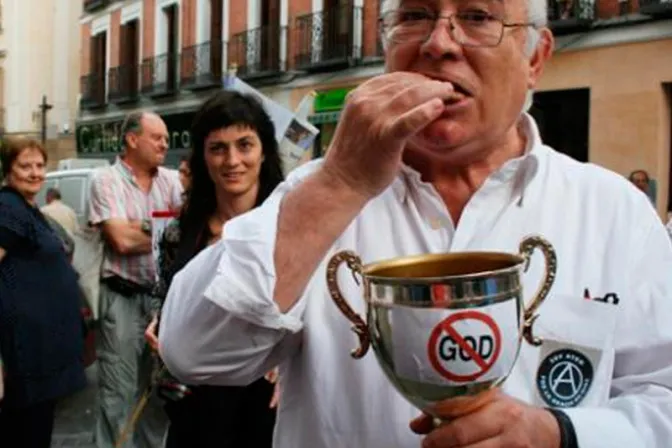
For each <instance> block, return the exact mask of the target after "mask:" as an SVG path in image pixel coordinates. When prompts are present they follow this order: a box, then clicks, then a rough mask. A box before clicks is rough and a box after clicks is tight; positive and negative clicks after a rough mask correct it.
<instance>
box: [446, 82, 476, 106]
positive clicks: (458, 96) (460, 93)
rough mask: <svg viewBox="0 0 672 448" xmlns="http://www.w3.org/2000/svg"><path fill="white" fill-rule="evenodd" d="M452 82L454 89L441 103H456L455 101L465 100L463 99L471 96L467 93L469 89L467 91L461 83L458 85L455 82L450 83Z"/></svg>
mask: <svg viewBox="0 0 672 448" xmlns="http://www.w3.org/2000/svg"><path fill="white" fill-rule="evenodd" d="M452 84H453V89H454V91H453V93H452V94H451V95H450V96H449V97H447V98H445V99H444V100H443V103H444V104H445V105H449V104H456V103H459V102H460V101H462V100H465V99H467V98H469V97H471V93H469V91H467V90H466V89H465V88H464V87H462V86H461V85H459V84H457V83H452Z"/></svg>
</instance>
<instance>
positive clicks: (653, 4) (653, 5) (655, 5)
mask: <svg viewBox="0 0 672 448" xmlns="http://www.w3.org/2000/svg"><path fill="white" fill-rule="evenodd" d="M639 11H640V12H641V13H642V14H646V15H649V16H655V17H672V0H639Z"/></svg>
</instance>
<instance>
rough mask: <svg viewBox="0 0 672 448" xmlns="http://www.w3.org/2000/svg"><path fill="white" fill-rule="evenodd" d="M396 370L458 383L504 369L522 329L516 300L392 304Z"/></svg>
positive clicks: (475, 380) (500, 374) (414, 377)
mask: <svg viewBox="0 0 672 448" xmlns="http://www.w3.org/2000/svg"><path fill="white" fill-rule="evenodd" d="M391 319H392V322H391V326H392V345H393V347H392V353H393V357H394V366H395V370H396V373H397V374H398V375H399V376H400V377H402V378H406V379H409V380H414V381H419V382H424V383H430V384H437V385H446V386H461V385H465V384H470V383H480V382H483V381H488V380H492V379H497V378H500V377H503V376H506V375H508V373H509V372H510V370H511V368H512V367H513V364H514V362H515V360H516V356H517V353H518V345H519V335H520V330H519V327H518V312H517V303H516V301H515V300H513V299H512V300H507V301H506V302H502V303H498V304H493V305H490V306H486V307H480V308H468V309H459V310H458V309H456V310H439V309H421V308H405V307H404V308H394V309H393V310H392V316H391Z"/></svg>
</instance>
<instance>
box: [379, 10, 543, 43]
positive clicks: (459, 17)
mask: <svg viewBox="0 0 672 448" xmlns="http://www.w3.org/2000/svg"><path fill="white" fill-rule="evenodd" d="M499 17H501V14H500V13H499V12H497V11H489V10H488V8H487V7H483V6H479V7H478V8H471V7H470V8H467V9H464V10H461V11H458V12H457V13H455V14H452V15H450V16H442V15H439V14H436V13H434V12H432V11H430V10H427V9H397V10H395V11H389V12H387V13H386V14H384V15H383V16H382V18H381V25H382V33H383V39H385V40H387V41H388V42H394V43H413V42H416V43H419V42H425V41H426V40H427V39H429V36H431V34H432V32H433V31H434V30H435V29H436V23H437V22H438V21H439V20H440V19H446V20H447V21H448V25H449V28H448V30H449V32H450V37H451V38H452V39H453V40H454V41H455V42H457V43H459V44H460V45H464V46H467V47H496V46H497V45H499V44H500V42H501V41H502V36H503V35H504V28H513V27H523V26H533V24H531V23H505V22H504V21H503V20H502V19H500V18H499Z"/></svg>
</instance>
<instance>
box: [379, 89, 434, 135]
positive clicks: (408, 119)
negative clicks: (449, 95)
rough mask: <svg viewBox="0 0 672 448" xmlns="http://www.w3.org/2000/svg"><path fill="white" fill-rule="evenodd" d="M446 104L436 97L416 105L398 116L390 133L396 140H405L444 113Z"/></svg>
mask: <svg viewBox="0 0 672 448" xmlns="http://www.w3.org/2000/svg"><path fill="white" fill-rule="evenodd" d="M444 108H445V106H444V105H443V100H442V99H441V98H434V99H432V100H430V101H428V102H426V103H424V104H421V105H419V106H416V107H415V108H413V109H411V110H410V111H408V112H406V113H405V114H403V115H402V116H400V117H399V118H397V119H396V120H395V121H394V122H393V123H392V125H391V126H390V134H391V137H392V139H394V140H405V139H407V138H409V137H411V136H413V135H415V134H417V133H418V132H420V130H422V129H423V128H425V127H426V126H427V125H429V124H430V123H431V122H432V121H434V120H436V119H437V118H439V117H440V116H441V114H442V113H443V110H444Z"/></svg>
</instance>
